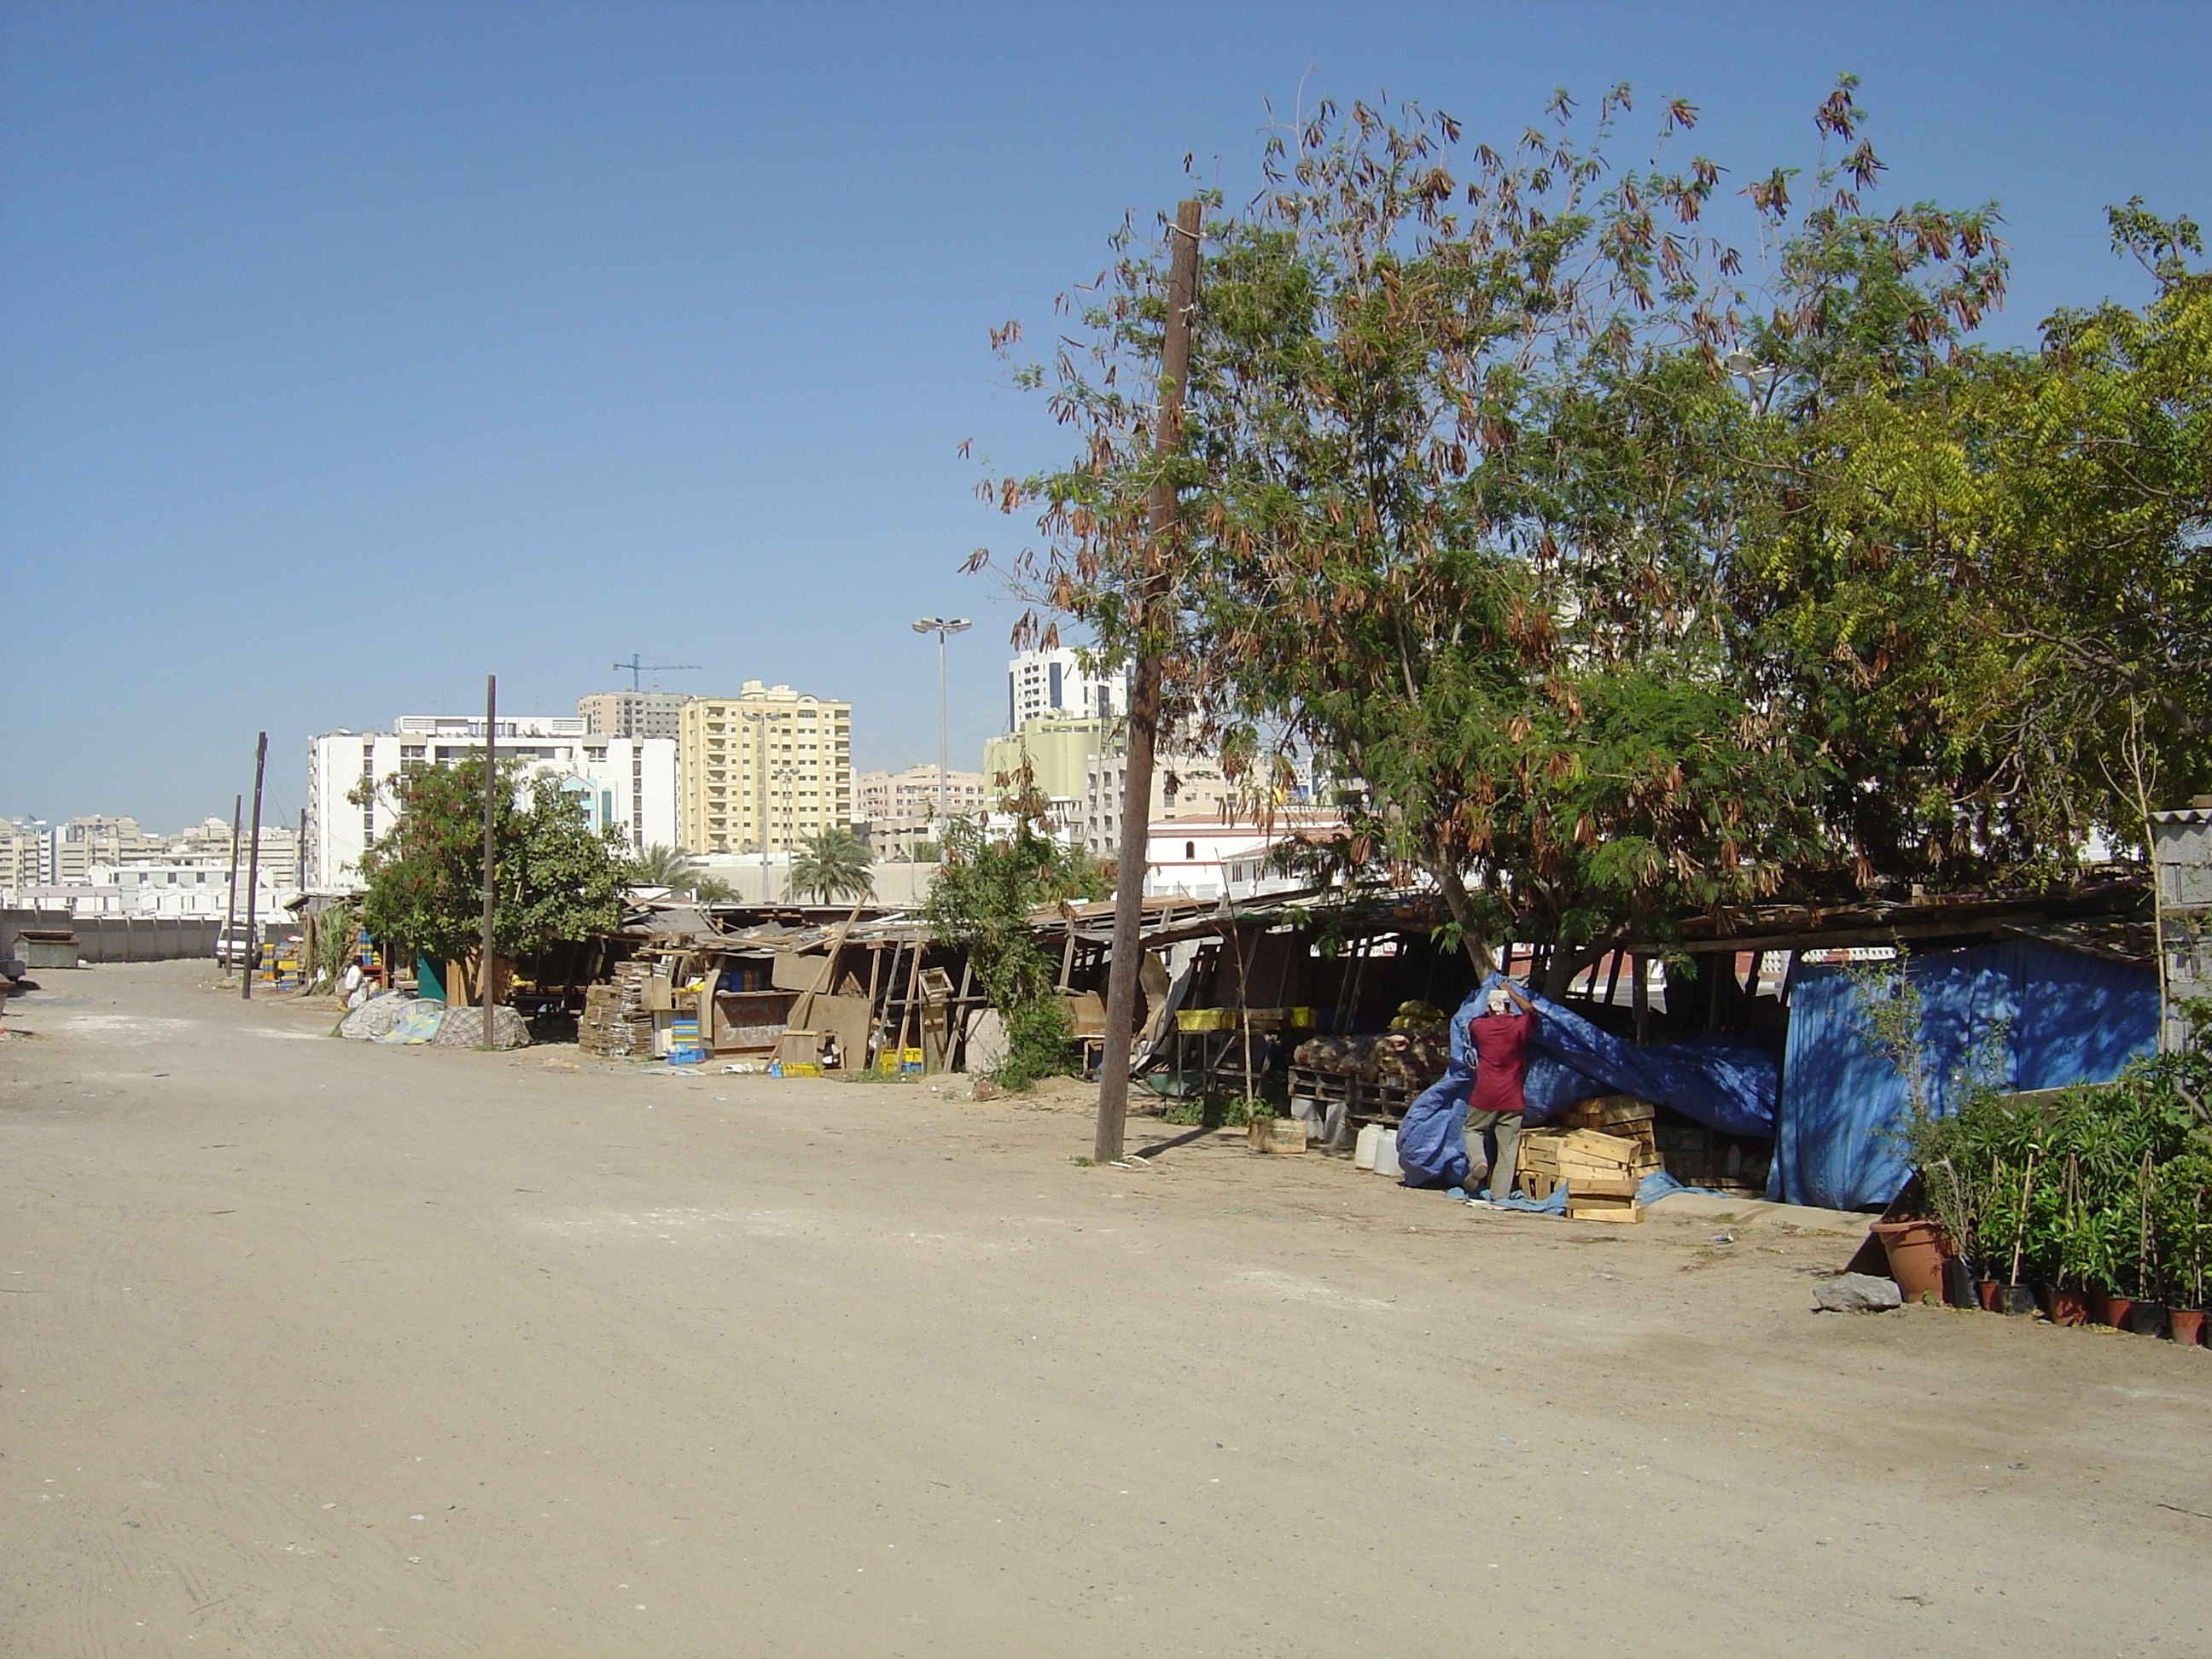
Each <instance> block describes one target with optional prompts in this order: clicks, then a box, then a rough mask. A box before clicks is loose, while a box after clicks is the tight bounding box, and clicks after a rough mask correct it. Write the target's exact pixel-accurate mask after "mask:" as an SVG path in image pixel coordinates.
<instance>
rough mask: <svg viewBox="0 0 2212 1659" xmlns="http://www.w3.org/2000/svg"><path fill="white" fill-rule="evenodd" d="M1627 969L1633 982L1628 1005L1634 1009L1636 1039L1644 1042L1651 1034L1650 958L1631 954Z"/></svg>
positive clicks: (1648, 1039)
mask: <svg viewBox="0 0 2212 1659" xmlns="http://www.w3.org/2000/svg"><path fill="white" fill-rule="evenodd" d="M1628 971H1629V973H1630V974H1631V975H1633V977H1634V981H1635V982H1634V983H1633V984H1632V985H1631V986H1630V987H1629V991H1628V997H1629V1003H1630V1006H1632V1007H1633V1008H1634V1009H1635V1010H1636V1040H1637V1042H1639V1043H1640V1042H1648V1041H1650V1036H1651V958H1650V957H1645V956H1632V957H1629V959H1628Z"/></svg>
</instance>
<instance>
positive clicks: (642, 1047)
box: [576, 958, 653, 1060]
mask: <svg viewBox="0 0 2212 1659" xmlns="http://www.w3.org/2000/svg"><path fill="white" fill-rule="evenodd" d="M650 972H651V964H650V963H647V962H646V961H644V960H642V959H640V958H633V959H632V960H630V961H629V962H625V963H622V964H621V965H620V966H619V967H617V969H615V975H614V978H613V980H612V981H610V982H609V983H607V984H605V985H593V986H591V987H587V988H586V991H585V993H584V1017H583V1018H581V1019H580V1020H578V1021H577V1022H576V1046H577V1047H578V1048H580V1049H582V1050H583V1051H584V1052H585V1053H586V1054H597V1055H599V1056H600V1057H601V1058H602V1059H606V1060H629V1059H631V1058H634V1057H636V1056H640V1055H647V1054H652V1052H653V1010H652V1008H651V1006H649V1004H648V1000H647V994H646V980H647V977H648V975H649V974H650Z"/></svg>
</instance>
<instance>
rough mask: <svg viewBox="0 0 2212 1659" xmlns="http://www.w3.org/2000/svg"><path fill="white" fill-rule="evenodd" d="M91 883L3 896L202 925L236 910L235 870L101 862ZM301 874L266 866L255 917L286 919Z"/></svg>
mask: <svg viewBox="0 0 2212 1659" xmlns="http://www.w3.org/2000/svg"><path fill="white" fill-rule="evenodd" d="M87 873H88V876H89V879H88V880H86V881H81V882H70V883H66V884H46V885H42V886H35V887H17V888H11V889H9V890H6V891H5V892H4V893H0V898H4V899H5V900H6V902H7V903H8V904H9V905H10V906H18V907H21V908H24V909H27V910H66V911H68V912H69V913H70V915H73V916H189V917H195V918H197V919H199V920H202V921H206V920H210V919H220V918H222V917H223V916H226V915H232V914H235V915H237V916H238V918H239V919H240V921H243V920H245V917H246V861H245V860H243V859H241V860H240V861H239V866H238V904H237V908H236V911H235V912H233V910H232V908H231V887H230V867H229V866H228V863H227V862H226V863H224V864H222V865H220V866H210V865H207V864H203V863H197V862H195V863H191V864H125V865H112V864H96V865H94V866H92V868H91V869H90V870H89V871H88V872H87ZM299 891H300V881H299V872H298V871H297V870H296V869H295V867H294V866H293V865H292V864H291V863H290V862H289V861H287V862H286V863H285V864H284V865H283V866H281V867H278V868H274V869H272V868H271V867H270V866H269V865H268V864H267V863H266V862H264V864H263V865H262V866H261V870H260V872H259V879H258V881H257V882H256V883H255V884H254V894H255V896H254V901H253V910H254V914H255V915H257V916H258V917H263V918H267V919H270V920H281V919H282V918H283V915H284V914H285V911H284V907H285V906H286V905H288V904H289V903H290V902H292V900H293V899H294V898H295V897H297V896H298V895H299Z"/></svg>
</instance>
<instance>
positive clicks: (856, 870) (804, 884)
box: [791, 826, 876, 904]
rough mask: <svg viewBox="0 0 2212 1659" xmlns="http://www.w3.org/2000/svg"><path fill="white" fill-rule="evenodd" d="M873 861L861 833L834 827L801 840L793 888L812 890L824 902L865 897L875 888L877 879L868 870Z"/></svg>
mask: <svg viewBox="0 0 2212 1659" xmlns="http://www.w3.org/2000/svg"><path fill="white" fill-rule="evenodd" d="M874 861H875V860H874V858H873V855H872V854H870V853H869V851H868V849H867V847H866V844H865V843H863V842H861V840H860V837H859V836H856V835H854V833H853V832H852V831H851V830H850V829H840V828H836V827H834V826H833V827H832V828H830V829H823V830H822V831H820V832H818V833H817V834H815V835H811V836H808V837H807V838H806V839H805V841H803V842H800V843H799V856H798V857H797V858H796V859H794V860H792V865H791V890H792V891H793V893H812V894H814V895H815V896H817V897H818V898H819V899H820V900H821V901H822V902H823V903H824V904H827V903H829V902H830V901H831V900H832V899H839V898H860V897H862V896H866V894H868V893H869V892H871V891H872V890H874V888H875V884H876V883H875V878H874V877H872V876H871V875H870V874H869V873H868V866H869V865H870V864H872V863H873V862H874Z"/></svg>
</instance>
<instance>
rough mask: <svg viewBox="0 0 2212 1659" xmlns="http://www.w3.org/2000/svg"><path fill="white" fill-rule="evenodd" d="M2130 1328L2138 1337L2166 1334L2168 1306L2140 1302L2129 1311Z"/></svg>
mask: <svg viewBox="0 0 2212 1659" xmlns="http://www.w3.org/2000/svg"><path fill="white" fill-rule="evenodd" d="M2128 1328H2129V1329H2130V1330H2131V1331H2133V1332H2134V1333H2135V1334H2136V1335H2137V1336H2164V1335H2165V1334H2166V1304H2165V1303H2163V1302H2138V1303H2136V1304H2135V1306H2134V1307H2132V1308H2130V1309H2129V1310H2128Z"/></svg>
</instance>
